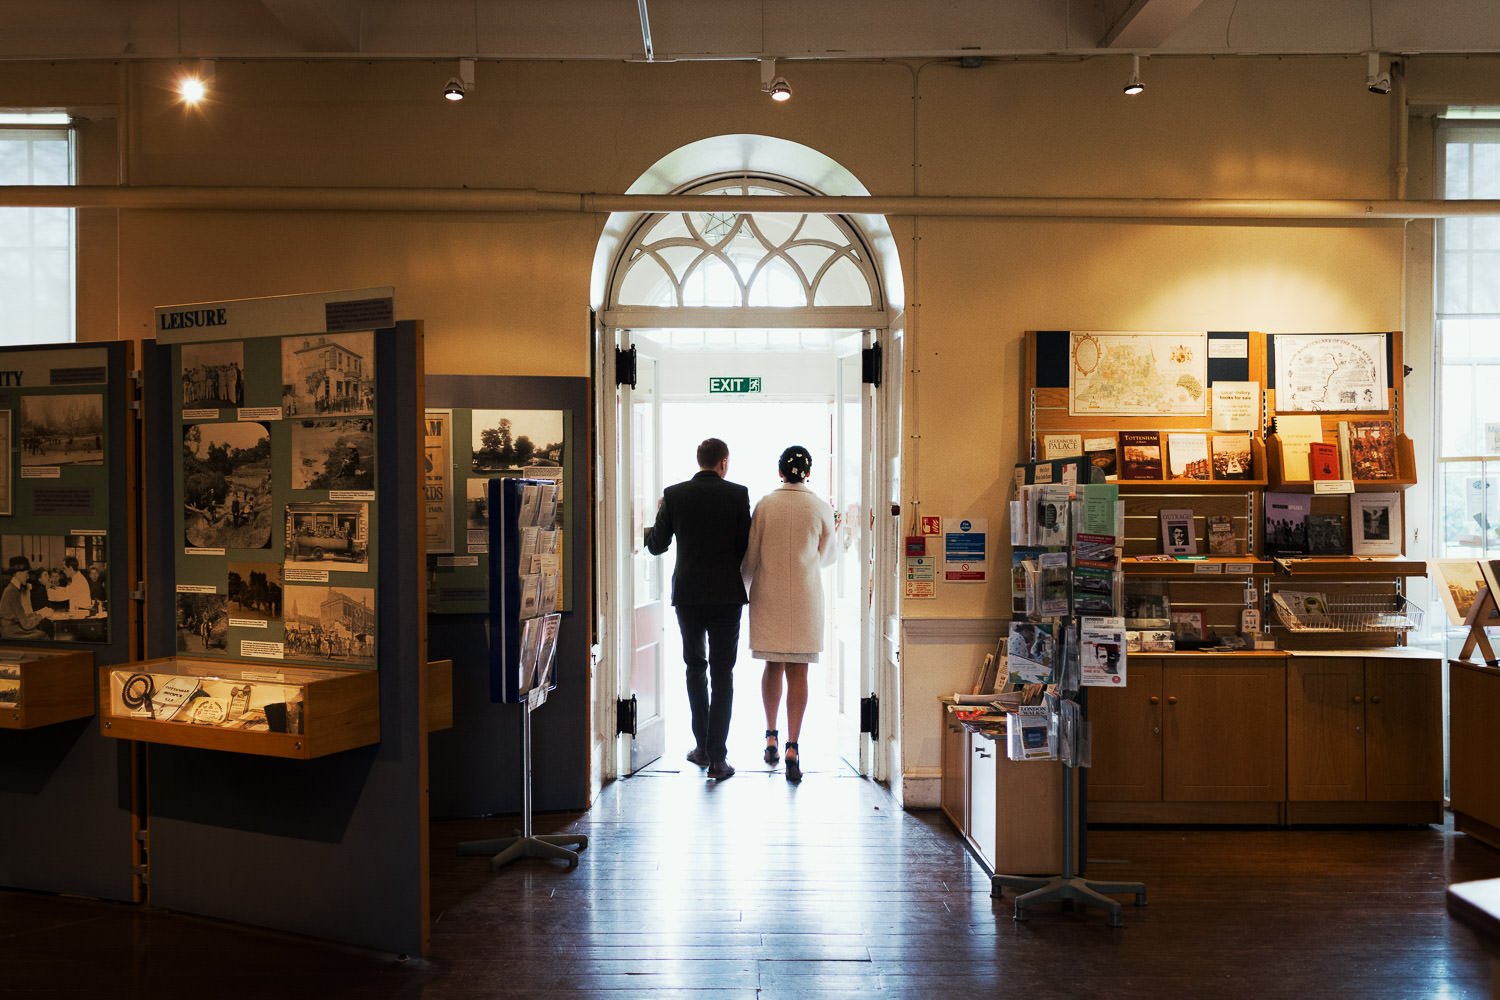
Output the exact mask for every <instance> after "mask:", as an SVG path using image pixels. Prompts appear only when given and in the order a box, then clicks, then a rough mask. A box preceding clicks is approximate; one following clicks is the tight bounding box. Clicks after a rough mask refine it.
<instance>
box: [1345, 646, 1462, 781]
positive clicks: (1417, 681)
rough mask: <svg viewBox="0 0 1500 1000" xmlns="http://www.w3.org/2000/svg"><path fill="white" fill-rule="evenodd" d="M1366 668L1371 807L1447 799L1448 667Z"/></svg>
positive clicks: (1386, 662) (1377, 661) (1392, 663)
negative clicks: (1444, 675) (1444, 685)
mask: <svg viewBox="0 0 1500 1000" xmlns="http://www.w3.org/2000/svg"><path fill="white" fill-rule="evenodd" d="M1364 663H1365V694H1366V699H1365V701H1366V708H1365V719H1366V723H1367V725H1366V729H1367V731H1366V734H1365V737H1366V742H1365V784H1366V787H1367V789H1368V797H1369V799H1370V801H1371V802H1439V801H1441V800H1442V798H1443V703H1442V699H1443V694H1442V661H1441V660H1438V659H1436V658H1434V659H1431V660H1406V659H1402V660H1396V659H1381V658H1378V657H1371V658H1368V659H1366V660H1365V661H1364Z"/></svg>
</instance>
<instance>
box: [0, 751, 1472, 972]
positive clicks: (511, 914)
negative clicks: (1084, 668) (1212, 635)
mask: <svg viewBox="0 0 1500 1000" xmlns="http://www.w3.org/2000/svg"><path fill="white" fill-rule="evenodd" d="M670 767H671V765H668V768H670ZM684 767H685V770H684V771H683V772H677V771H675V770H669V769H666V768H658V769H657V770H655V771H652V772H649V773H647V774H644V775H642V776H639V777H635V778H631V779H628V780H624V781H620V782H616V783H615V784H613V785H612V786H610V787H609V788H607V789H606V790H605V792H604V794H603V795H602V796H601V797H600V799H599V801H598V802H597V804H596V805H595V806H594V808H593V809H592V810H590V812H589V813H588V814H587V815H585V816H583V817H581V818H574V817H539V818H538V822H537V827H538V829H539V830H545V829H559V828H567V829H569V830H576V831H579V832H584V833H587V834H588V835H589V837H590V838H591V841H590V844H589V847H588V849H587V850H586V851H584V852H583V856H582V862H581V864H580V865H579V866H578V868H577V869H575V870H572V871H568V870H566V869H564V868H562V867H561V866H555V865H554V864H552V863H548V862H542V861H535V860H527V861H522V862H519V863H518V864H516V865H513V866H511V867H509V868H507V869H504V870H502V871H501V872H499V873H495V874H491V873H490V872H489V870H488V865H487V863H486V860H485V859H483V858H460V857H458V856H457V854H456V850H455V845H456V844H457V843H458V842H460V841H462V840H467V839H475V838H487V837H496V836H504V835H507V834H509V833H510V832H512V830H511V827H512V826H513V821H510V820H505V819H495V820H484V821H457V822H440V823H436V824H434V829H433V837H432V840H433V885H432V900H433V935H432V950H433V954H432V956H431V958H430V959H427V960H420V959H413V960H410V961H400V960H398V959H396V958H394V957H393V956H389V955H377V954H369V953H365V952H361V951H358V950H355V949H348V948H341V947H335V946H330V945H325V944H322V943H319V942H313V941H307V940H303V939H298V938H291V937H287V936H284V935H277V934H271V933H266V932H260V931H254V930H249V929H246V928H242V927H234V926H227V925H223V924H218V923H215V922H212V921H207V920H202V919H196V918H188V917H181V916H175V915H171V914H163V913H155V912H150V911H144V910H141V909H139V908H136V907H130V906H124V905H120V904H105V903H98V902H93V901H88V900H76V899H66V898H59V897H55V896H48V895H42V894H35V893H17V892H0V996H4V997H10V996H18V997H20V996H24V997H27V998H31V997H82V996H109V995H113V996H128V997H177V996H182V997H200V998H205V1000H206V998H218V997H238V996H247V997H250V996H253V997H319V998H325V997H326V998H334V997H371V998H373V997H391V998H407V997H410V998H417V997H421V998H427V1000H440V998H455V1000H457V998H477V997H575V996H589V997H592V996H599V997H610V998H616V1000H619V998H626V997H645V998H652V1000H667V998H675V997H713V998H723V1000H739V998H746V1000H749V998H776V997H789V998H790V997H816V996H823V995H827V996H849V997H854V996H860V997H866V996H882V997H884V996H900V997H924V998H931V997H944V996H951V997H966V996H985V997H1002V996H1003V997H1011V996H1014V997H1025V998H1050V997H1070V998H1077V997H1083V996H1095V997H1108V998H1117V997H1152V998H1157V997H1210V998H1215V1000H1225V998H1235V997H1254V998H1282V997H1286V998H1293V997H1295V998H1298V1000H1309V998H1311V1000H1331V998H1341V997H1359V998H1384V997H1401V998H1412V1000H1416V998H1422V1000H1427V998H1437V997H1445V998H1457V997H1486V996H1489V995H1490V976H1491V972H1490V964H1489V960H1488V959H1487V957H1486V956H1485V954H1484V953H1483V951H1482V950H1481V948H1480V946H1479V944H1478V942H1477V940H1476V939H1475V937H1474V936H1473V934H1472V932H1470V931H1469V930H1468V929H1467V928H1466V927H1464V926H1462V925H1461V924H1458V923H1456V922H1454V921H1453V920H1451V919H1450V918H1449V917H1448V916H1447V915H1446V912H1445V909H1444V895H1443V893H1444V889H1445V888H1446V886H1447V885H1448V883H1449V882H1453V881H1463V880H1468V879H1476V878H1490V877H1495V876H1497V875H1500V852H1496V851H1493V850H1491V849H1490V848H1488V847H1485V846H1484V845H1482V844H1480V843H1478V842H1476V841H1472V840H1470V839H1469V838H1467V837H1465V836H1463V835H1461V834H1455V833H1454V832H1453V831H1452V829H1451V827H1450V828H1437V827H1433V828H1423V829H1415V830H1413V829H1382V830H1342V829H1339V830H1300V831H1289V830H1260V829H1253V830H1243V829H1193V830H1096V831H1091V833H1090V839H1089V854H1090V856H1091V857H1092V858H1093V859H1095V860H1094V861H1093V863H1092V865H1091V872H1090V874H1092V875H1093V876H1094V877H1098V878H1109V879H1115V880H1120V879H1139V880H1141V881H1144V882H1145V883H1146V885H1147V892H1148V895H1149V905H1148V906H1146V907H1144V908H1139V909H1137V908H1135V907H1134V906H1131V905H1129V903H1130V900H1129V897H1126V903H1127V905H1126V907H1125V926H1124V927H1123V928H1111V927H1109V926H1108V924H1107V922H1106V920H1105V918H1104V917H1103V916H1102V915H1100V914H1099V913H1098V912H1096V911H1085V910H1077V911H1073V912H1063V911H1061V910H1060V909H1058V908H1057V907H1055V906H1047V907H1041V908H1038V909H1037V910H1035V911H1034V912H1033V914H1032V916H1031V918H1030V919H1029V920H1027V921H1026V922H1025V923H1016V922H1015V921H1014V920H1013V919H1012V912H1013V907H1012V898H1013V896H1012V894H1011V893H1010V892H1008V891H1007V893H1006V895H1005V897H1004V898H1001V899H994V898H992V897H991V896H990V886H989V879H988V878H987V877H986V876H985V873H984V872H983V871H982V869H980V867H979V866H978V865H977V864H976V863H975V862H974V860H973V859H972V858H971V857H970V856H969V855H968V853H967V852H966V851H965V850H964V848H963V847H962V846H960V844H959V842H958V840H957V839H956V837H955V836H954V834H953V832H952V830H951V828H950V827H949V826H948V824H947V822H946V821H945V820H944V819H942V818H941V817H940V816H939V815H938V814H936V813H920V814H912V813H903V812H901V811H900V810H898V809H897V808H895V806H894V804H893V803H892V801H891V799H890V797H889V796H888V795H887V794H886V793H885V791H884V790H883V789H882V788H880V786H878V785H875V784H873V783H870V782H867V781H865V780H862V779H860V778H857V777H855V776H852V775H850V774H848V773H847V772H844V771H841V770H837V769H831V768H830V769H825V770H822V771H817V772H812V773H809V774H808V776H807V778H806V780H805V781H804V782H803V784H802V785H801V786H800V787H792V786H789V785H787V783H786V782H785V781H784V780H783V779H782V777H781V776H780V775H779V774H768V773H765V772H763V771H761V772H757V771H751V770H748V769H744V770H742V771H741V773H740V774H738V775H736V776H735V777H734V778H733V779H732V780H730V781H727V782H724V783H723V784H722V785H714V784H712V783H709V782H706V781H704V780H703V778H702V777H701V772H700V771H698V770H697V769H696V768H693V767H690V766H687V765H684ZM570 820H571V821H570ZM232 869H233V866H232V864H228V863H226V867H225V871H223V872H219V873H214V872H205V873H204V877H205V878H215V877H224V878H228V877H229V875H230V873H231V872H232Z"/></svg>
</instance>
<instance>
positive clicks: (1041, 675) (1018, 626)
mask: <svg viewBox="0 0 1500 1000" xmlns="http://www.w3.org/2000/svg"><path fill="white" fill-rule="evenodd" d="M1055 652H1056V642H1055V640H1054V637H1053V635H1052V625H1051V624H1050V623H1047V622H1011V623H1010V640H1009V642H1008V643H1007V645H1006V664H1007V669H1008V670H1009V675H1008V676H1009V681H1010V683H1012V684H1051V683H1052V676H1053V661H1054V660H1055V658H1056V657H1055Z"/></svg>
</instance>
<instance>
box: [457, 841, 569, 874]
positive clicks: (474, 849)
mask: <svg viewBox="0 0 1500 1000" xmlns="http://www.w3.org/2000/svg"><path fill="white" fill-rule="evenodd" d="M565 845H567V846H565ZM568 846H572V847H574V848H576V849H575V850H571V851H570V850H568ZM587 846H589V838H588V837H587V836H585V835H584V834H581V833H573V834H544V835H542V836H539V837H501V838H499V839H498V840H467V841H464V842H463V843H462V844H459V845H458V853H459V854H460V855H462V856H464V857H475V856H478V855H484V854H493V855H494V857H492V858H490V871H492V872H497V871H499V870H500V869H501V868H504V867H505V866H506V865H508V864H510V863H511V862H512V861H515V860H516V859H517V858H548V859H551V860H555V861H566V862H567V863H568V867H569V868H577V867H578V852H579V851H581V850H583V849H584V848H585V847H587ZM497 852H498V853H497Z"/></svg>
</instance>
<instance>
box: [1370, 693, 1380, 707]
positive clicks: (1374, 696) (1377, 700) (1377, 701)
mask: <svg viewBox="0 0 1500 1000" xmlns="http://www.w3.org/2000/svg"><path fill="white" fill-rule="evenodd" d="M1370 704H1371V705H1379V704H1380V695H1378V694H1372V695H1370Z"/></svg>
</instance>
